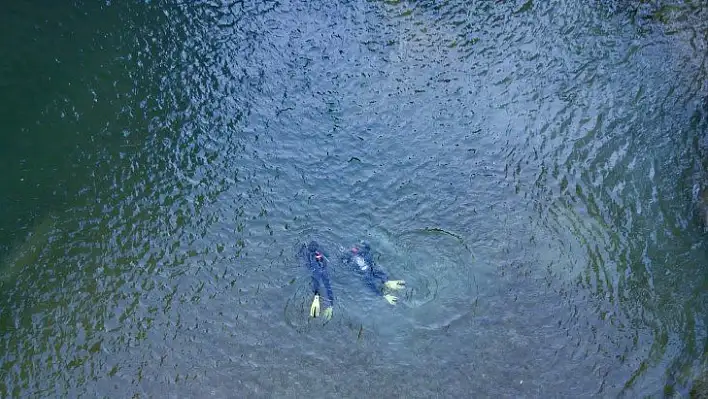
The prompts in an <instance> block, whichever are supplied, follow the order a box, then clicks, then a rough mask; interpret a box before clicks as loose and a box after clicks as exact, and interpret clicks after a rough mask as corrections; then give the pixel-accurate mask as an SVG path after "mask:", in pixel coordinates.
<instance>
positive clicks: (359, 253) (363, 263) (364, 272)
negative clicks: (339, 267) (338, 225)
mask: <svg viewBox="0 0 708 399" xmlns="http://www.w3.org/2000/svg"><path fill="white" fill-rule="evenodd" d="M342 260H343V262H344V263H345V264H348V265H350V266H352V267H354V268H355V269H356V270H357V272H358V273H359V275H360V276H361V277H362V278H363V279H364V281H365V282H366V285H368V286H369V287H370V288H371V289H372V290H373V291H374V292H375V293H376V294H377V295H382V296H383V297H384V299H385V300H386V301H387V302H388V303H390V304H391V305H395V304H396V301H398V297H396V296H395V295H392V294H391V293H390V291H395V290H400V289H403V288H405V286H406V282H405V281H403V280H389V279H388V276H387V275H386V272H384V271H383V269H381V268H380V267H379V266H378V265H377V264H376V263H375V262H374V257H373V255H372V253H371V246H369V243H367V242H365V241H362V242H361V244H359V245H355V246H354V247H352V249H351V250H349V252H347V253H345V254H344V256H343V259H342Z"/></svg>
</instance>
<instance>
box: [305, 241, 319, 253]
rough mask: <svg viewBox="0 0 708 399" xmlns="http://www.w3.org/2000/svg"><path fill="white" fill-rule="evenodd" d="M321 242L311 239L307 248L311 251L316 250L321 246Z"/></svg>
mask: <svg viewBox="0 0 708 399" xmlns="http://www.w3.org/2000/svg"><path fill="white" fill-rule="evenodd" d="M319 246H320V245H319V244H317V241H310V243H309V244H307V250H308V251H310V252H315V251H317V249H318V248H319Z"/></svg>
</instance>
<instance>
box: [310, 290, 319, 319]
mask: <svg viewBox="0 0 708 399" xmlns="http://www.w3.org/2000/svg"><path fill="white" fill-rule="evenodd" d="M319 315H320V296H319V295H317V294H315V299H313V300H312V305H310V317H319Z"/></svg>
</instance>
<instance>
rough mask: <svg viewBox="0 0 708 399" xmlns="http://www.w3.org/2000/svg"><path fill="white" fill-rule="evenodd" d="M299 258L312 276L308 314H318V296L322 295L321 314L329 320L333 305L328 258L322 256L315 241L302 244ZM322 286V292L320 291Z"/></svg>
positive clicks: (313, 315) (312, 315)
mask: <svg viewBox="0 0 708 399" xmlns="http://www.w3.org/2000/svg"><path fill="white" fill-rule="evenodd" d="M299 256H300V260H301V262H302V263H303V264H305V265H306V266H307V267H308V268H309V269H310V273H311V277H312V292H313V294H314V295H315V298H314V299H313V300H312V305H311V306H310V316H311V317H319V316H320V297H322V296H323V294H324V298H323V302H324V308H325V309H324V312H322V316H323V317H324V318H325V319H327V320H329V319H331V318H332V306H334V294H333V293H332V285H331V283H330V281H329V272H328V271H327V267H328V260H327V257H326V256H324V254H323V253H322V250H321V248H320V246H319V244H318V243H317V242H316V241H310V243H309V244H308V245H305V244H302V247H301V248H300V252H299ZM322 286H324V292H322Z"/></svg>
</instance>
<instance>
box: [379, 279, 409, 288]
mask: <svg viewBox="0 0 708 399" xmlns="http://www.w3.org/2000/svg"><path fill="white" fill-rule="evenodd" d="M384 286H385V287H386V288H388V289H389V290H400V289H403V288H406V282H405V281H404V280H388V281H387V282H385V283H384Z"/></svg>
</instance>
